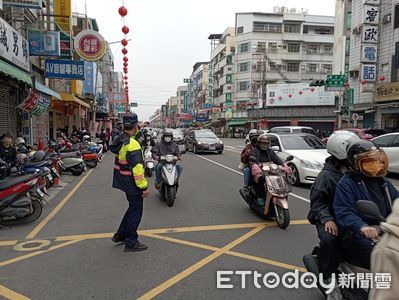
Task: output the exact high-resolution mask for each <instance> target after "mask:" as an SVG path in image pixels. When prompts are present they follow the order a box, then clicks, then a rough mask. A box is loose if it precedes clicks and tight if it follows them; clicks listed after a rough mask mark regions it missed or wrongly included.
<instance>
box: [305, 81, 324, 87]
mask: <svg viewBox="0 0 399 300" xmlns="http://www.w3.org/2000/svg"><path fill="white" fill-rule="evenodd" d="M325 85H326V81H325V80H313V81H311V82H310V83H309V86H325Z"/></svg>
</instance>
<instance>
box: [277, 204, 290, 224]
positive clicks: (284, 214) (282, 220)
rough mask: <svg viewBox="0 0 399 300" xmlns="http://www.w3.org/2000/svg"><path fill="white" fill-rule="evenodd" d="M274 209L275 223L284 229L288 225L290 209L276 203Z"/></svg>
mask: <svg viewBox="0 0 399 300" xmlns="http://www.w3.org/2000/svg"><path fill="white" fill-rule="evenodd" d="M274 208H275V210H276V223H277V226H278V227H280V228H281V229H285V228H287V227H288V225H290V211H289V210H288V209H285V208H282V207H280V206H278V205H274Z"/></svg>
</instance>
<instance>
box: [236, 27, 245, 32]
mask: <svg viewBox="0 0 399 300" xmlns="http://www.w3.org/2000/svg"><path fill="white" fill-rule="evenodd" d="M243 32H244V26H240V27H237V34H240V33H243Z"/></svg>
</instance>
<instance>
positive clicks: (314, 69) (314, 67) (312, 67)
mask: <svg viewBox="0 0 399 300" xmlns="http://www.w3.org/2000/svg"><path fill="white" fill-rule="evenodd" d="M308 72H309V73H317V65H316V64H308Z"/></svg>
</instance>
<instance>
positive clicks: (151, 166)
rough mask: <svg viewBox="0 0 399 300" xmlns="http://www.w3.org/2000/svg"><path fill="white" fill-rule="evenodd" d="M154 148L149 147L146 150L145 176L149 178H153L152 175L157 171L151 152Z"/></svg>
mask: <svg viewBox="0 0 399 300" xmlns="http://www.w3.org/2000/svg"><path fill="white" fill-rule="evenodd" d="M151 149H152V147H151V146H148V147H147V148H145V150H144V165H145V169H144V174H145V176H147V177H152V173H153V172H154V170H155V162H154V159H153V158H152V152H151Z"/></svg>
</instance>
